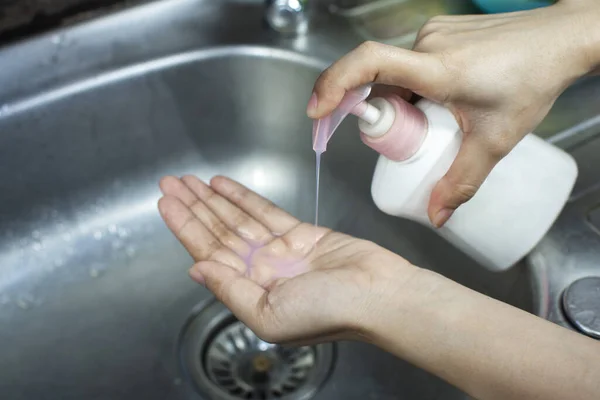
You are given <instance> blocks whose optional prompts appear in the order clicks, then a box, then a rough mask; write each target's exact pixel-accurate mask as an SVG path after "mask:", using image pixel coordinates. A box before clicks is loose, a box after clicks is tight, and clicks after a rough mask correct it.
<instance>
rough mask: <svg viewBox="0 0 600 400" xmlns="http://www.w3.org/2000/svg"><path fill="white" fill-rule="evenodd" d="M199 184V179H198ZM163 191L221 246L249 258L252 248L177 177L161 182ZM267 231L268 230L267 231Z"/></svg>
mask: <svg viewBox="0 0 600 400" xmlns="http://www.w3.org/2000/svg"><path fill="white" fill-rule="evenodd" d="M196 180H197V181H198V182H200V181H199V180H198V178H196ZM160 187H161V190H162V191H163V193H164V194H165V195H170V196H174V197H177V198H178V199H179V200H181V202H182V203H184V204H185V205H186V206H187V207H188V208H189V209H190V210H191V211H192V212H193V213H194V215H195V216H196V218H198V220H200V222H202V224H203V225H204V226H205V227H206V228H207V229H208V230H209V231H210V233H212V235H213V236H214V237H216V238H217V239H218V240H219V241H220V242H221V244H223V245H224V246H225V247H227V248H228V249H230V250H232V251H233V252H235V253H236V254H238V255H239V256H240V257H244V258H245V257H247V256H248V255H249V254H250V252H251V251H252V248H251V246H250V245H249V244H248V243H246V242H245V241H244V240H243V239H242V238H240V237H239V236H238V235H237V234H236V232H234V231H232V230H231V229H229V227H228V226H227V225H226V224H225V223H224V222H223V221H222V220H221V219H220V218H218V217H217V216H216V215H215V214H214V213H213V212H212V211H211V210H210V209H209V208H208V207H207V205H206V204H204V203H203V202H202V201H201V199H199V198H198V197H196V194H194V192H193V191H192V190H191V189H190V188H189V187H188V186H187V185H186V184H185V183H184V182H182V181H181V180H179V179H178V178H175V177H172V176H171V177H165V178H163V179H161V181H160ZM265 230H266V229H265Z"/></svg>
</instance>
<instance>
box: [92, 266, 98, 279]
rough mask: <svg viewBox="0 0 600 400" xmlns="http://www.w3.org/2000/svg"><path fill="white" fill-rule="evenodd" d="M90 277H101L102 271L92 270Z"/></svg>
mask: <svg viewBox="0 0 600 400" xmlns="http://www.w3.org/2000/svg"><path fill="white" fill-rule="evenodd" d="M90 276H91V277H92V278H97V277H99V276H100V271H98V270H97V269H96V268H90Z"/></svg>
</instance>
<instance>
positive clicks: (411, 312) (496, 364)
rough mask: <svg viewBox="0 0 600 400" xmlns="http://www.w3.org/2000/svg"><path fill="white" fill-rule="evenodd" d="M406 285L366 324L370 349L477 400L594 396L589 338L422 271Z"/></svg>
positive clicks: (598, 390) (597, 387)
mask: <svg viewBox="0 0 600 400" xmlns="http://www.w3.org/2000/svg"><path fill="white" fill-rule="evenodd" d="M407 288H408V290H402V291H399V292H397V293H396V295H395V296H393V297H390V298H388V299H386V302H385V304H384V305H383V309H384V310H385V312H384V313H383V314H379V315H380V316H381V318H378V317H375V318H374V319H373V320H372V321H369V322H368V326H369V328H368V329H367V333H366V336H367V337H369V338H370V340H371V341H372V342H373V343H374V344H376V345H377V346H379V347H382V348H383V349H385V350H387V351H389V352H391V353H393V354H395V355H396V356H398V357H401V358H403V359H406V360H407V361H409V362H411V363H413V364H415V365H418V366H420V367H421V368H423V369H425V370H427V371H429V372H431V373H433V374H435V375H437V376H439V377H441V378H442V379H444V380H446V381H447V382H449V383H451V384H453V385H455V386H457V387H459V388H460V389H462V390H463V391H465V392H466V393H469V394H470V395H472V396H474V397H475V398H477V399H482V400H493V399H498V400H506V399H519V400H527V399H543V400H554V399H556V400H562V399H569V400H579V399H581V400H584V399H594V398H598V396H599V395H600V343H598V342H597V341H595V340H593V339H590V338H587V337H585V336H583V335H580V334H577V333H575V332H572V331H569V330H567V329H564V328H562V327H560V326H558V325H555V324H552V323H550V322H548V321H546V320H543V319H541V318H538V317H535V316H533V315H531V314H528V313H526V312H524V311H522V310H519V309H517V308H515V307H512V306H509V305H507V304H504V303H501V302H499V301H496V300H494V299H491V298H489V297H487V296H484V295H482V294H480V293H477V292H475V291H472V290H470V289H468V288H466V287H463V286H461V285H459V284H457V283H455V282H452V281H450V280H448V279H446V278H444V277H442V276H439V275H437V274H435V273H433V272H430V271H425V270H423V271H421V272H420V273H419V274H418V277H417V278H415V279H413V280H412V282H411V285H410V286H408V287H407V286H405V287H403V289H407ZM391 316H396V317H395V318H394V317H391Z"/></svg>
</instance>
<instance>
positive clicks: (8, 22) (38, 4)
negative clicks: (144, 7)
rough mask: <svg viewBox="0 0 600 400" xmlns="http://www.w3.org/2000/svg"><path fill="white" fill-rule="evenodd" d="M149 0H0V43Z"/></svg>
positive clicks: (10, 41) (3, 43)
mask: <svg viewBox="0 0 600 400" xmlns="http://www.w3.org/2000/svg"><path fill="white" fill-rule="evenodd" d="M148 1H150V0H0V46H2V45H6V44H8V43H12V42H15V41H18V40H20V39H22V38H24V37H27V36H30V35H35V34H39V33H42V32H44V31H47V30H50V29H53V28H56V27H60V26H64V25H69V24H72V23H76V22H78V21H81V20H84V19H88V18H91V17H93V16H96V15H97V14H98V13H106V12H111V11H116V10H119V9H122V8H125V7H130V6H132V5H134V4H139V3H142V2H148Z"/></svg>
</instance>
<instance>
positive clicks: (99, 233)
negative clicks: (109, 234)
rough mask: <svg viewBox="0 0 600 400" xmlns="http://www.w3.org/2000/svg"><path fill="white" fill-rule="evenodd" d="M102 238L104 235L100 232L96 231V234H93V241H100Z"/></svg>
mask: <svg viewBox="0 0 600 400" xmlns="http://www.w3.org/2000/svg"><path fill="white" fill-rule="evenodd" d="M102 236H104V235H103V234H102V232H100V231H96V232H94V239H96V240H100V239H102Z"/></svg>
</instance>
